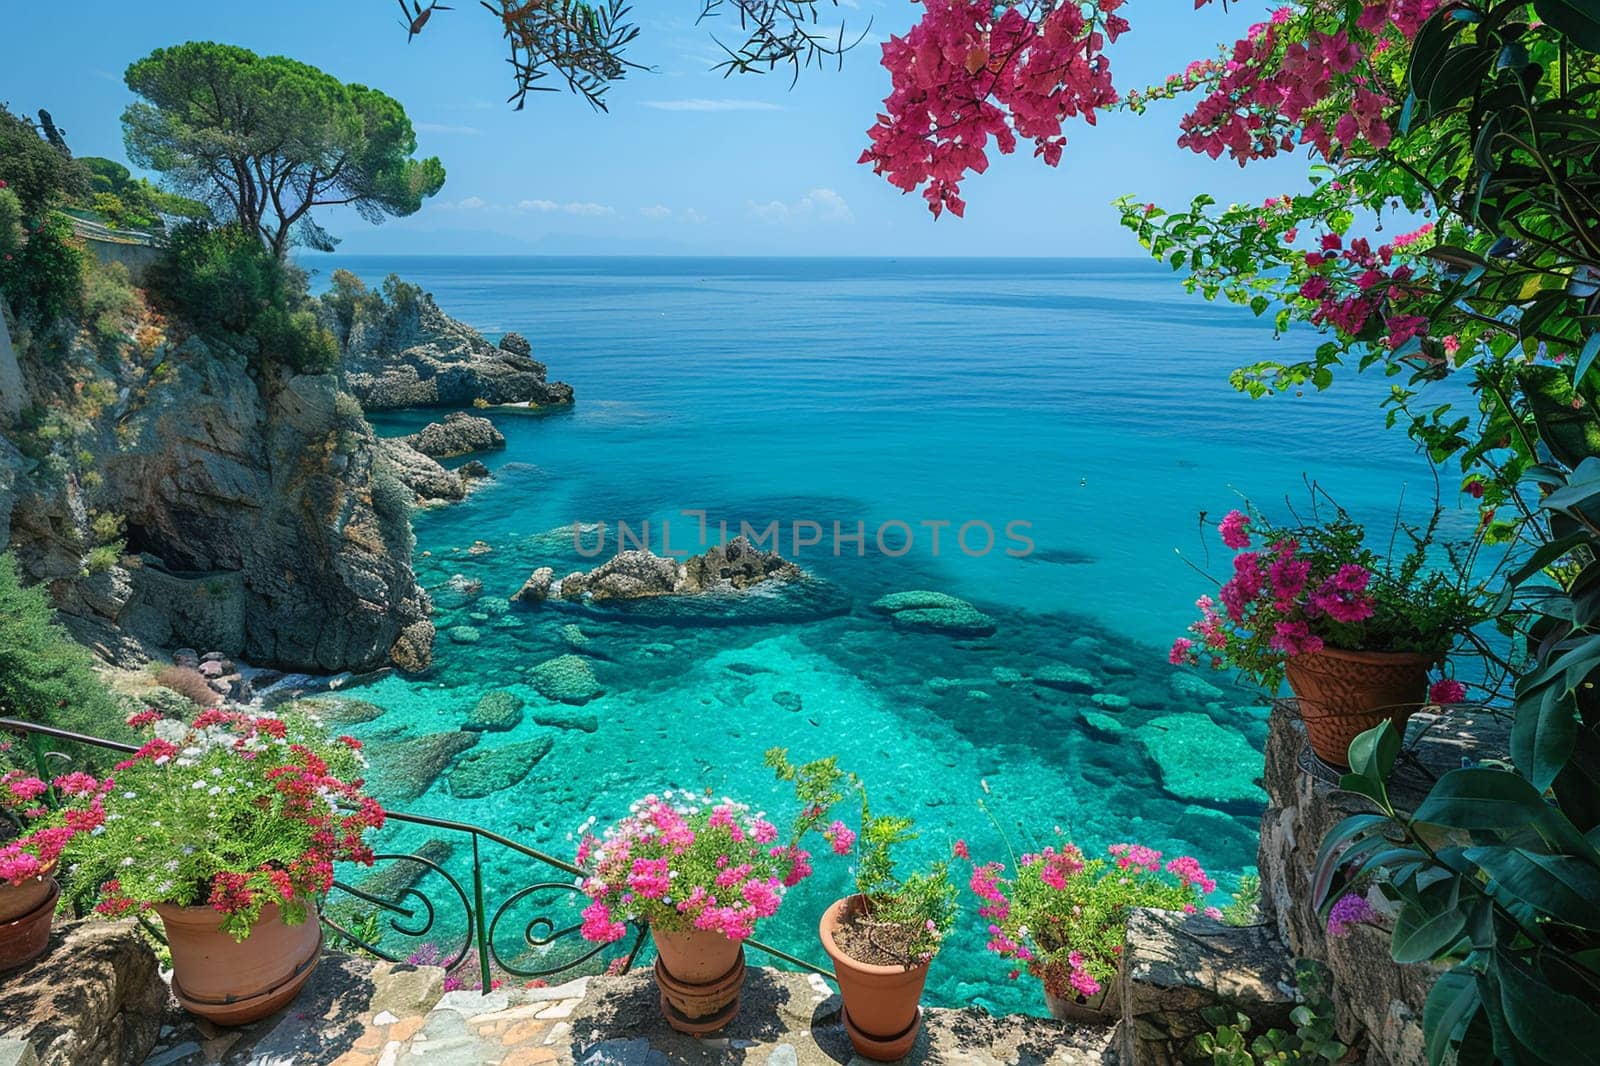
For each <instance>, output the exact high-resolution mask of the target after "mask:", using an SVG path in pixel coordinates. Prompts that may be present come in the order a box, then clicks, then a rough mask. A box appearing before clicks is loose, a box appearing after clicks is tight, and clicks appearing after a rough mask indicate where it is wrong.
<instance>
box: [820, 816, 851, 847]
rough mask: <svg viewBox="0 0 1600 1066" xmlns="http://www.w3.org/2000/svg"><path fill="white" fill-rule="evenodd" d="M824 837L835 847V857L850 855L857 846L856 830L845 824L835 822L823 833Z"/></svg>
mask: <svg viewBox="0 0 1600 1066" xmlns="http://www.w3.org/2000/svg"><path fill="white" fill-rule="evenodd" d="M822 836H823V839H825V840H827V841H828V843H829V844H832V845H833V853H834V854H835V855H848V854H850V852H851V851H852V850H854V848H855V846H856V834H855V830H853V829H851V828H850V827H849V826H847V825H845V824H844V823H843V822H839V821H836V822H834V823H833V824H832V825H830V826H828V828H826V829H824V830H823V831H822Z"/></svg>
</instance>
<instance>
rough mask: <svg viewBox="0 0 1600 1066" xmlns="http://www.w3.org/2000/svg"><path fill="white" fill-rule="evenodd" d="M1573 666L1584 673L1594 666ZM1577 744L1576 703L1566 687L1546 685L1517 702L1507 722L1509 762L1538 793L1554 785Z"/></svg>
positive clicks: (1591, 664)
mask: <svg viewBox="0 0 1600 1066" xmlns="http://www.w3.org/2000/svg"><path fill="white" fill-rule="evenodd" d="M1585 664H1587V665H1585ZM1575 665H1578V666H1580V667H1582V668H1583V670H1584V673H1585V674H1587V673H1588V672H1589V670H1590V669H1592V668H1593V665H1594V663H1592V662H1589V661H1588V660H1582V661H1580V662H1579V663H1577V664H1575ZM1577 741H1578V714H1577V700H1575V699H1574V698H1573V697H1572V691H1571V688H1570V687H1563V686H1558V685H1549V686H1547V687H1546V688H1544V689H1542V690H1541V691H1540V692H1539V693H1538V696H1537V698H1530V699H1519V700H1518V701H1517V708H1516V718H1515V719H1514V720H1513V721H1512V723H1511V761H1512V762H1514V763H1515V764H1516V766H1517V769H1519V770H1521V771H1522V772H1523V773H1525V774H1527V775H1528V779H1529V780H1530V781H1531V782H1532V783H1533V787H1534V788H1537V789H1539V790H1540V791H1541V792H1542V791H1544V790H1545V789H1547V788H1549V787H1550V786H1551V784H1553V783H1554V782H1555V779H1556V777H1557V776H1558V775H1559V774H1560V773H1561V769H1562V767H1564V766H1566V765H1567V760H1568V759H1570V758H1571V757H1572V748H1573V745H1575V744H1576V743H1577Z"/></svg>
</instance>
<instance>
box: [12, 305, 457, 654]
mask: <svg viewBox="0 0 1600 1066" xmlns="http://www.w3.org/2000/svg"><path fill="white" fill-rule="evenodd" d="M134 324H135V323H133V322H130V323H129V324H128V325H129V328H130V331H131V328H132V326H133V325H134ZM140 328H141V330H142V331H144V332H142V334H141V335H142V336H148V340H141V341H140V342H139V343H138V344H134V343H132V342H131V341H127V340H124V341H123V342H122V344H121V345H120V346H119V349H118V350H117V352H116V353H115V354H108V353H109V352H110V348H109V346H107V345H104V344H102V345H100V346H96V345H95V344H94V343H93V342H92V341H91V337H90V334H89V333H88V332H87V331H85V332H82V333H77V332H75V331H73V330H71V329H70V328H66V327H63V328H59V329H57V330H56V331H55V332H54V333H52V334H50V335H48V336H38V335H35V336H30V337H26V338H18V340H19V343H18V344H17V345H16V346H15V349H14V352H13V354H12V360H13V361H14V365H12V366H10V367H9V370H10V371H12V373H8V375H6V376H7V380H12V381H14V382H20V388H21V396H20V400H21V403H20V405H19V407H18V409H19V410H22V411H24V412H28V411H31V412H33V414H32V416H31V417H30V418H29V419H28V420H26V421H25V420H23V419H22V418H21V417H20V416H19V417H16V418H12V417H9V416H5V415H0V432H3V434H4V436H3V438H0V537H3V538H4V543H5V545H6V546H8V547H10V548H11V549H13V550H14V551H15V552H16V556H17V559H18V561H19V563H20V565H21V568H22V570H23V572H24V573H25V574H26V575H27V576H28V577H29V578H30V579H31V580H34V581H42V582H45V583H47V584H48V586H49V589H50V592H51V594H52V598H53V600H54V601H55V603H56V605H57V607H58V608H59V609H60V610H61V612H62V614H63V621H64V622H65V623H66V624H67V625H68V627H69V628H70V629H72V631H73V632H74V634H75V635H76V636H78V638H79V639H80V640H83V641H84V642H85V643H87V644H89V645H90V646H92V647H93V648H95V649H96V650H97V651H98V652H99V653H100V654H101V655H102V657H104V658H106V659H108V660H110V661H113V662H119V663H122V664H123V665H129V666H133V665H138V664H140V663H142V662H143V661H145V659H146V658H147V657H148V655H149V654H151V653H152V652H153V651H154V649H158V648H172V647H180V646H184V645H188V646H193V647H203V648H212V649H216V650H218V651H221V652H223V653H225V654H226V655H228V656H230V657H242V658H244V659H246V660H248V661H250V662H252V663H255V664H256V665H261V666H276V667H281V668H284V669H289V670H304V671H314V672H328V673H332V672H338V671H343V670H371V669H374V668H377V667H380V666H383V665H384V664H386V663H388V662H390V661H397V662H404V663H405V664H406V665H407V666H408V667H409V668H412V669H422V668H425V667H426V666H427V665H428V664H429V662H430V661H431V654H432V651H431V649H432V643H433V627H432V625H431V623H430V622H429V621H428V610H429V601H428V597H427V596H426V594H425V593H424V592H423V591H422V589H421V588H420V587H419V586H418V584H417V581H416V577H415V575H414V574H413V572H412V569H411V550H412V538H411V525H410V518H409V514H408V508H407V506H406V503H407V499H406V494H405V491H404V489H403V487H402V486H401V485H400V483H399V481H398V480H397V477H396V474H395V471H394V469H393V468H392V466H391V464H390V463H389V461H388V459H387V457H386V455H385V452H384V450H383V449H382V448H380V446H379V444H378V441H377V439H376V437H375V436H374V434H373V432H372V429H371V427H370V426H369V425H368V424H367V422H366V419H365V417H364V416H363V414H362V411H361V408H360V406H359V405H358V404H357V403H356V402H355V400H354V399H353V398H352V397H351V396H349V395H348V394H345V393H343V392H342V391H341V390H340V388H339V383H338V380H337V378H336V377H335V376H334V375H331V374H320V375H319V374H290V373H286V372H283V371H282V370H280V369H278V368H276V367H275V366H274V365H273V364H272V363H271V362H270V360H269V361H268V363H267V366H268V367H270V368H271V369H266V370H263V369H262V365H261V363H260V362H259V361H257V362H254V363H253V362H252V361H251V360H249V359H248V358H247V357H246V356H245V355H244V354H242V353H240V352H235V351H232V350H230V349H229V348H227V347H226V346H225V345H224V344H222V343H221V342H211V343H206V342H202V341H201V340H199V339H198V338H195V337H190V338H188V339H187V340H183V341H182V342H181V343H179V342H178V341H176V340H172V341H169V340H167V339H166V338H165V337H164V336H163V335H162V334H160V332H159V330H158V327H157V326H156V325H153V324H152V323H151V322H149V321H146V322H144V323H142V324H140ZM169 328H170V329H172V330H174V331H175V332H176V330H177V329H178V325H177V324H176V323H173V324H170V326H169Z"/></svg>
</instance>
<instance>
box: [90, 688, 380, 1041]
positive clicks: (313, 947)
mask: <svg viewBox="0 0 1600 1066" xmlns="http://www.w3.org/2000/svg"><path fill="white" fill-rule="evenodd" d="M128 724H129V725H130V726H133V727H134V728H136V729H141V730H149V731H150V732H151V733H152V734H153V736H152V737H151V739H150V740H149V741H147V742H146V743H145V744H144V746H143V747H141V748H140V749H139V750H138V752H137V753H136V754H135V755H134V756H133V757H132V758H130V759H128V760H126V761H125V762H121V763H118V764H117V767H116V772H115V775H114V780H115V782H116V783H115V785H114V786H113V787H112V788H111V789H110V790H109V791H107V792H105V793H104V799H103V803H104V811H105V823H104V826H103V828H102V829H101V830H100V831H98V832H95V833H84V834H79V835H78V836H76V837H74V838H73V839H72V840H71V841H70V842H69V844H68V846H67V849H66V852H65V858H66V860H67V861H68V862H70V863H72V864H73V876H74V880H75V881H76V882H77V883H79V884H82V885H85V886H87V887H88V888H89V889H90V891H93V892H96V893H97V894H98V897H99V902H98V904H97V905H96V906H95V908H94V909H95V912H96V913H98V914H101V915H106V916H112V917H115V916H118V915H123V914H128V913H131V912H135V911H140V910H146V909H150V910H154V911H155V912H156V913H157V914H158V915H160V917H161V922H162V925H163V926H164V927H165V929H166V936H167V945H168V947H169V948H170V949H171V951H172V991H173V995H174V996H176V997H177V1000H178V1002H179V1003H181V1004H182V1005H183V1006H184V1007H185V1008H186V1009H188V1010H189V1011H191V1012H193V1013H195V1014H198V1015H200V1016H201V1017H203V1018H207V1019H209V1020H210V1021H212V1022H215V1023H217V1024H220V1025H242V1024H245V1023H247V1022H251V1021H256V1020H258V1019H260V1018H264V1017H266V1016H267V1015H269V1014H271V1013H272V1012H274V1011H276V1010H277V1009H279V1008H280V1007H282V1006H283V1005H284V1004H286V1003H288V1002H289V1001H290V1000H291V999H293V998H294V996H295V994H296V993H297V992H298V991H299V990H300V988H301V987H302V986H303V985H304V984H305V982H306V981H307V979H309V978H310V976H311V972H312V970H313V969H314V968H315V966H316V964H317V959H318V956H319V955H320V954H321V949H322V934H321V927H320V925H319V923H318V915H317V899H318V897H319V896H321V895H323V894H325V893H326V892H327V891H328V888H329V887H330V886H331V885H332V883H333V864H334V863H335V862H336V861H353V862H360V863H365V864H370V863H371V862H372V851H371V849H370V848H369V847H368V846H367V845H366V844H365V843H364V841H363V837H364V835H365V834H366V832H367V831H368V830H370V829H376V828H378V827H379V826H381V825H382V824H383V820H384V814H383V808H382V807H380V806H379V805H378V804H377V802H376V801H375V800H373V799H372V798H371V797H369V796H366V795H364V794H363V793H362V791H361V785H362V780H361V775H362V773H363V771H364V768H365V766H366V760H365V758H364V757H363V756H362V755H361V751H360V748H361V744H360V742H359V741H357V740H355V739H354V738H351V737H339V738H337V739H331V738H330V737H329V736H328V734H327V732H326V731H325V730H324V729H323V728H322V724H321V722H320V721H319V720H318V719H316V718H315V717H313V716H311V715H309V714H306V713H303V712H302V713H296V714H291V715H287V716H285V717H281V718H280V717H278V716H276V715H273V714H267V713H262V714H256V715H247V714H241V713H237V712H234V711H227V710H221V709H216V708H213V709H211V710H207V711H204V712H202V713H201V714H200V715H199V716H198V717H196V718H195V720H194V722H193V723H192V724H185V723H184V722H181V721H178V720H175V719H165V718H162V717H161V716H160V714H159V713H158V712H155V711H146V712H144V713H142V714H137V715H134V716H133V717H132V718H130V719H129V720H128Z"/></svg>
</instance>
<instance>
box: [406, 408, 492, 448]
mask: <svg viewBox="0 0 1600 1066" xmlns="http://www.w3.org/2000/svg"><path fill="white" fill-rule="evenodd" d="M405 442H406V443H407V444H409V445H411V447H413V448H415V449H416V450H417V451H419V452H421V453H422V454H423V455H426V456H430V457H432V458H434V459H454V458H456V457H457V456H460V455H471V454H472V453H473V452H487V451H493V450H494V449H496V448H504V447H505V446H506V438H505V435H504V434H502V433H501V432H500V431H499V430H498V429H496V428H495V424H494V423H493V422H491V421H489V420H488V419H487V418H481V417H479V416H478V415H469V414H467V413H466V412H465V411H451V412H450V413H449V414H447V415H445V416H444V421H442V422H429V423H428V424H427V425H425V426H423V427H422V428H421V429H419V430H417V431H416V432H415V433H413V434H411V436H409V437H406V438H405Z"/></svg>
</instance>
